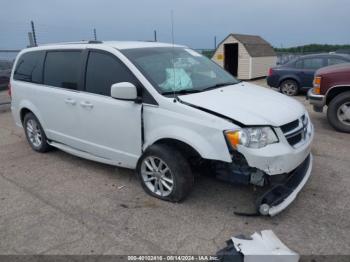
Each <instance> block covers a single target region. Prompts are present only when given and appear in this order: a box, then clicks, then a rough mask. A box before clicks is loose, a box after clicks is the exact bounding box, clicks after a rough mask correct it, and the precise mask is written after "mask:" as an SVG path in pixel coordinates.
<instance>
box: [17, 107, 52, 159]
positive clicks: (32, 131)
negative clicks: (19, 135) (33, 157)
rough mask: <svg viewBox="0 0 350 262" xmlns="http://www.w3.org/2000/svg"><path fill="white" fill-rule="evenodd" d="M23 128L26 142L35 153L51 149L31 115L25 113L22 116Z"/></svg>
mask: <svg viewBox="0 0 350 262" xmlns="http://www.w3.org/2000/svg"><path fill="white" fill-rule="evenodd" d="M23 127H24V132H25V134H26V138H27V141H28V143H29V145H30V146H31V147H32V148H33V149H34V150H35V151H37V152H40V153H45V152H47V151H49V150H50V149H51V146H50V145H49V144H48V143H47V137H46V135H45V132H44V129H43V128H42V126H41V124H40V122H39V120H38V119H37V118H36V116H35V115H34V114H33V113H27V114H26V115H25V116H24V120H23Z"/></svg>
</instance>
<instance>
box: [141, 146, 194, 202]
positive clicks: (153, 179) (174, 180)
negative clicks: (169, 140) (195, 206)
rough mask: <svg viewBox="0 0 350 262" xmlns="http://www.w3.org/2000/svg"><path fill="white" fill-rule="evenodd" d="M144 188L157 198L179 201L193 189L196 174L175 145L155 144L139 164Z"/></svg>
mask: <svg viewBox="0 0 350 262" xmlns="http://www.w3.org/2000/svg"><path fill="white" fill-rule="evenodd" d="M136 170H137V175H138V177H139V178H140V181H141V185H142V187H143V189H144V190H145V191H146V192H147V193H148V194H149V195H151V196H154V197H156V198H159V199H162V200H166V201H171V202H179V201H181V200H183V199H184V198H185V197H186V196H187V195H188V194H189V193H190V191H191V189H192V187H193V184H194V176H193V174H192V172H191V168H190V165H189V163H188V161H187V160H186V158H185V157H184V156H183V155H182V154H181V153H180V151H178V150H177V149H175V148H173V147H169V146H167V145H165V144H160V145H153V146H151V147H150V148H149V149H147V151H146V152H145V153H144V154H143V155H142V157H141V158H140V160H139V162H138V164H137V169H136Z"/></svg>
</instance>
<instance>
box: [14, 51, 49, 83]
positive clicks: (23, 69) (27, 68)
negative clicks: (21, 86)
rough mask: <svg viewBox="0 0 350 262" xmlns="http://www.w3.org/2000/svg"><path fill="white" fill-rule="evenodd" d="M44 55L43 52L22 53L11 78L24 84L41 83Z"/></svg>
mask: <svg viewBox="0 0 350 262" xmlns="http://www.w3.org/2000/svg"><path fill="white" fill-rule="evenodd" d="M44 55H45V53H44V52H43V51H36V52H29V53H24V54H23V55H22V56H21V57H20V58H19V59H18V62H17V64H16V68H15V72H14V74H13V78H14V79H15V80H21V81H26V82H32V83H41V81H42V62H43V59H44Z"/></svg>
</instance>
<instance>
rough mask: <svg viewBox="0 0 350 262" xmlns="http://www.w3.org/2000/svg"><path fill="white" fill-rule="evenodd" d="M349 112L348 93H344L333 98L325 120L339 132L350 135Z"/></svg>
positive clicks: (349, 99)
mask: <svg viewBox="0 0 350 262" xmlns="http://www.w3.org/2000/svg"><path fill="white" fill-rule="evenodd" d="M349 110H350V92H344V93H341V94H339V95H337V96H336V97H334V98H333V99H332V101H331V102H330V103H329V105H328V110H327V118H328V121H329V123H330V124H331V126H333V127H334V128H335V129H336V130H338V131H340V132H346V133H350V116H349V115H350V112H349ZM346 111H347V113H346Z"/></svg>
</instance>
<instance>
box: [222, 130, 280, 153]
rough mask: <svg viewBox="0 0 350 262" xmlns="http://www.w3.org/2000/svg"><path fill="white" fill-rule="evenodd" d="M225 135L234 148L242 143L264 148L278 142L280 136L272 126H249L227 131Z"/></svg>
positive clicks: (247, 145)
mask: <svg viewBox="0 0 350 262" xmlns="http://www.w3.org/2000/svg"><path fill="white" fill-rule="evenodd" d="M225 136H226V138H227V140H228V142H229V143H230V145H231V146H232V147H233V148H235V149H236V148H237V146H238V145H242V146H245V147H249V148H262V147H265V146H267V145H269V144H273V143H277V142H278V138H277V136H276V134H275V132H274V131H273V129H272V128H271V127H248V128H242V129H239V130H235V131H231V130H230V131H226V132H225Z"/></svg>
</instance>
